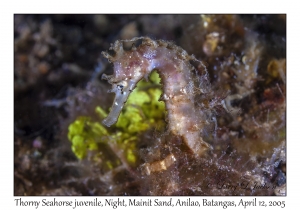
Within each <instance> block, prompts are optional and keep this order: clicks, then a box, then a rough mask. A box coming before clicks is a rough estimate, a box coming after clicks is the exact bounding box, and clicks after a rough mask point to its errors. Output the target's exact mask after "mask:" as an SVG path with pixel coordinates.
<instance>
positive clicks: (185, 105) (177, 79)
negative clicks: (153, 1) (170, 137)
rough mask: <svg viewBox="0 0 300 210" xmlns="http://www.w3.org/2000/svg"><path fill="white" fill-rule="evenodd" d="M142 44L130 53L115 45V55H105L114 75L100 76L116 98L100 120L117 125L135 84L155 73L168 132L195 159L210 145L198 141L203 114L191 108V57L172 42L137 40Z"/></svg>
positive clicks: (121, 42)
mask: <svg viewBox="0 0 300 210" xmlns="http://www.w3.org/2000/svg"><path fill="white" fill-rule="evenodd" d="M138 39H142V40H143V42H142V44H141V45H140V46H138V47H137V48H135V47H133V49H132V50H130V51H124V50H123V41H116V42H115V43H114V44H113V45H112V47H111V48H110V49H112V50H114V51H115V52H116V55H115V56H111V55H109V54H108V53H106V52H103V55H104V56H105V57H106V58H108V59H109V61H110V62H112V63H113V64H114V73H113V75H110V76H107V75H103V77H102V78H103V79H107V80H108V82H109V83H110V84H112V86H113V88H112V90H111V92H114V93H115V94H116V97H115V99H114V102H113V105H112V109H111V112H110V113H109V115H108V116H107V118H105V119H104V120H103V123H104V124H105V125H106V126H111V125H113V124H114V123H116V122H117V120H118V117H119V114H120V112H121V110H122V108H123V105H124V103H125V102H126V101H127V98H128V96H129V94H130V93H131V91H132V90H133V89H134V88H135V86H136V84H137V83H138V82H139V81H140V80H141V79H142V78H146V79H147V77H148V75H149V74H150V73H151V72H152V71H153V70H157V72H158V73H159V75H160V77H161V79H162V84H163V95H162V100H163V101H164V102H165V104H166V109H167V120H168V129H169V130H170V131H171V132H173V133H174V134H175V135H178V136H181V137H183V139H184V141H185V143H186V144H187V146H188V147H189V148H190V149H191V150H192V151H193V152H194V154H196V155H201V154H202V153H203V152H204V151H205V150H207V148H210V145H209V144H207V143H206V142H204V141H203V139H202V137H201V133H202V129H203V127H204V125H203V121H204V119H203V114H202V113H201V111H199V110H197V109H196V108H195V106H194V99H193V97H194V96H193V94H190V87H191V86H193V82H192V81H193V79H192V77H193V75H192V70H193V69H194V67H193V66H192V65H191V64H190V62H189V61H190V60H195V58H194V56H190V55H188V53H187V52H186V51H185V50H183V49H182V48H180V47H178V46H176V45H174V44H173V43H171V42H167V41H162V40H157V41H154V40H152V39H150V38H148V37H139V38H134V39H132V40H124V41H136V40H138Z"/></svg>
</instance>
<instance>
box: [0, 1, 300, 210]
mask: <svg viewBox="0 0 300 210" xmlns="http://www.w3.org/2000/svg"><path fill="white" fill-rule="evenodd" d="M293 2H296V1H277V0H276V1H274V0H273V1H271V0H267V1H266V0H265V1H262V0H259V1H258V0H251V1H241V0H234V1H222V0H213V1H191V0H184V1H172V2H171V1H165V2H163V1H161V0H160V1H157V0H152V1H143V2H142V1H128V0H127V1H126V0H125V1H116V0H115V1H105V2H104V1H101V0H100V1H99V0H98V1H91V0H85V1H80V2H79V1H77V2H76V1H61V0H59V1H58V0H51V1H47V0H46V1H38V0H26V1H24V0H23V1H21V0H17V1H7V0H3V1H2V2H1V3H0V10H1V13H0V17H1V18H0V21H1V22H0V26H1V33H0V34H1V35H0V42H1V45H0V46H1V50H0V52H1V57H0V58H1V65H0V68H1V77H0V78H1V82H0V87H1V88H0V90H1V99H2V100H1V109H0V111H1V115H0V116H1V132H2V133H1V158H0V160H1V165H0V166H1V170H0V171H1V173H0V174H1V176H0V177H1V178H0V180H1V182H0V186H1V188H0V189H1V191H0V192H1V194H0V198H1V199H0V200H1V201H0V206H1V209H19V208H17V207H15V206H14V197H13V177H14V175H13V164H14V162H13V94H14V93H13V14H14V13H28V14H30V13H164V14H166V13H181V14H183V13H184V14H186V13H195V14H199V13H287V69H288V71H287V84H288V85H287V86H288V87H287V90H288V92H287V102H288V106H287V120H288V122H287V146H288V147H287V162H288V164H287V183H288V187H287V197H285V198H279V199H284V200H287V203H288V204H287V207H289V208H290V207H292V206H293V207H296V206H298V196H297V195H298V190H300V186H299V180H297V179H296V177H299V174H297V172H300V171H299V166H298V159H299V157H298V156H297V154H300V153H299V147H298V145H297V144H298V142H299V133H297V130H300V129H299V124H300V123H299V122H298V121H297V120H298V119H299V109H300V104H299V100H298V97H299V96H300V94H299V92H300V86H299V87H297V84H300V82H299V81H298V76H299V72H300V71H299V64H298V63H297V61H299V40H298V39H299V38H298V37H299V34H298V33H297V31H298V30H299V29H298V28H299V12H298V11H297V10H296V8H299V6H297V4H294V3H293ZM297 64H298V65H297ZM60 198H62V197H60ZM152 198H154V197H152ZM216 198H220V197H216ZM78 199H80V198H78ZM83 199H84V198H83ZM224 199H225V198H224ZM226 199H227V198H226ZM232 199H234V200H236V202H237V201H238V200H239V199H240V197H233V198H232ZM264 199H265V200H270V199H271V200H272V199H275V198H273V197H264ZM276 199H278V198H276ZM287 207H286V208H287ZM27 209H32V208H27ZM58 209H59V208H58ZM97 209H98V208H97ZM218 209H220V208H218ZM294 209H296V208H294Z"/></svg>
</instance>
